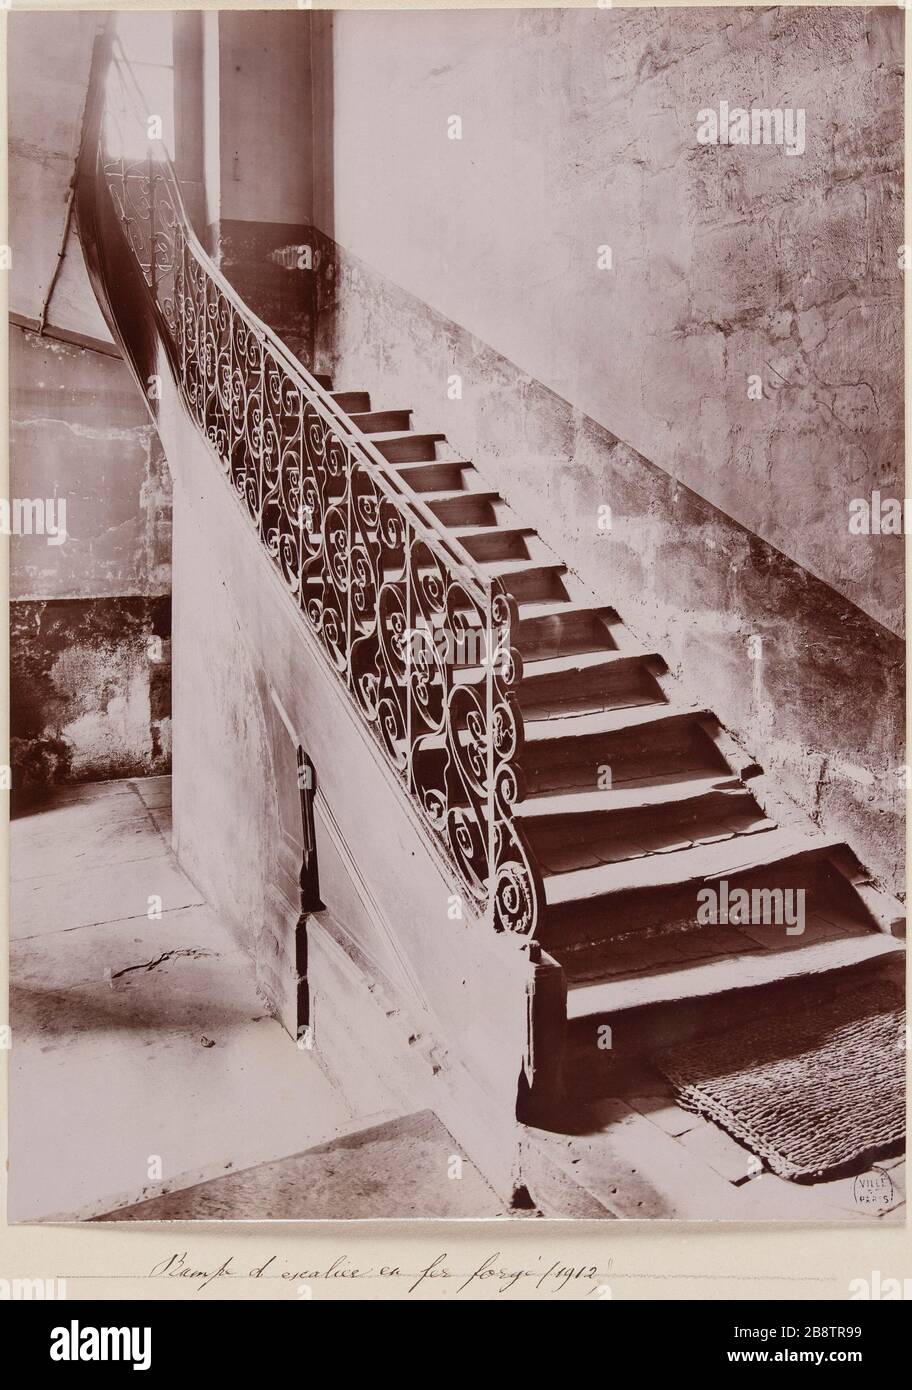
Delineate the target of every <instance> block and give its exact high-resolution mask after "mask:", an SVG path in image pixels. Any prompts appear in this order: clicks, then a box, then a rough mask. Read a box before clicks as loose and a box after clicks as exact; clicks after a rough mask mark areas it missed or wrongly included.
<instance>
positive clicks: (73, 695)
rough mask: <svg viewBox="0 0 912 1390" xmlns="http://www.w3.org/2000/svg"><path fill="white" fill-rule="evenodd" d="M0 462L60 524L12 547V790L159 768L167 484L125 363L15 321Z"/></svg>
mask: <svg viewBox="0 0 912 1390" xmlns="http://www.w3.org/2000/svg"><path fill="white" fill-rule="evenodd" d="M10 457H11V467H10V474H11V476H10V495H11V496H12V497H18V498H25V497H28V498H41V499H47V498H54V497H57V498H65V499H66V531H67V538H66V540H65V541H64V543H63V544H62V545H48V543H47V537H45V536H42V535H27V536H13V537H12V538H11V540H10V593H11V599H12V603H11V641H12V649H11V663H12V692H11V695H12V698H11V710H10V718H11V756H12V763H13V788H14V792H16V793H21V792H26V791H28V789H30V788H32V787H35V786H40V785H43V784H45V783H59V782H70V781H90V780H93V781H94V780H106V779H108V778H113V777H136V776H143V775H154V774H157V773H162V772H167V771H168V770H169V768H170V753H171V690H170V662H171V619H170V591H171V481H170V476H169V473H168V468H167V464H166V462H165V458H164V454H163V452H162V449H161V445H160V444H159V441H158V437H157V435H156V433H155V430H154V429H153V427H152V425H151V423H150V421H149V417H148V415H147V413H146V411H145V410H144V408H143V405H142V402H141V401H140V400H139V398H138V396H137V392H136V387H135V386H134V384H133V381H132V379H131V377H130V375H129V373H128V371H127V368H126V367H125V365H124V364H123V363H122V362H121V361H119V360H118V359H117V358H114V357H110V356H107V355H105V354H103V353H99V352H95V351H92V350H90V349H86V348H82V347H77V346H74V345H73V344H70V343H63V342H60V341H57V340H54V339H52V338H39V337H38V336H37V335H36V334H33V333H29V332H25V331H23V330H21V329H19V328H15V327H14V328H12V329H11V330H10Z"/></svg>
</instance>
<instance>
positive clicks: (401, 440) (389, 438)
mask: <svg viewBox="0 0 912 1390" xmlns="http://www.w3.org/2000/svg"><path fill="white" fill-rule="evenodd" d="M368 439H370V441H371V443H372V444H405V443H409V444H414V443H416V442H417V441H418V440H419V439H421V440H424V441H425V442H428V443H430V442H432V441H433V442H434V443H437V442H438V441H439V440H441V439H446V435H445V434H438V433H437V432H436V431H434V430H420V431H419V430H376V431H373V430H372V431H370V432H369V433H368Z"/></svg>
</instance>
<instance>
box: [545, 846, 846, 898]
mask: <svg viewBox="0 0 912 1390" xmlns="http://www.w3.org/2000/svg"><path fill="white" fill-rule="evenodd" d="M842 843H843V841H842V840H841V839H840V838H839V837H835V836H828V835H819V836H816V835H815V836H812V835H807V834H800V833H797V832H796V831H794V830H787V829H786V830H762V831H760V832H758V833H757V834H756V835H746V836H736V837H734V838H733V839H730V840H722V841H719V842H717V843H716V844H709V845H696V846H688V848H686V849H679V850H671V851H669V852H668V853H666V854H648V855H645V856H644V857H643V858H640V859H623V860H620V861H619V862H617V863H610V864H597V865H593V866H592V868H587V869H572V870H570V871H569V872H567V873H562V874H550V875H546V877H545V898H546V901H547V904H548V906H549V907H554V906H557V905H559V904H562V903H572V902H580V903H584V902H586V901H587V900H591V899H594V898H601V897H606V896H608V895H609V894H614V893H626V892H630V891H633V890H636V889H642V888H670V887H672V886H674V885H681V884H686V883H703V882H707V881H708V880H711V879H715V878H719V877H722V876H723V875H726V874H738V873H742V872H744V871H745V870H748V869H751V868H754V867H759V866H761V865H768V864H773V863H777V862H780V861H782V860H784V859H791V858H795V857H796V856H799V855H802V854H805V853H808V852H820V851H825V850H827V849H835V848H836V847H837V846H839V845H841V844H842Z"/></svg>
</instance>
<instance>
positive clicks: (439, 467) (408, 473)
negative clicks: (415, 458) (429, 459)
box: [399, 463, 464, 492]
mask: <svg viewBox="0 0 912 1390" xmlns="http://www.w3.org/2000/svg"><path fill="white" fill-rule="evenodd" d="M463 472H464V468H463V467H462V466H460V465H459V464H458V463H428V464H427V466H426V467H424V468H422V467H420V466H416V467H414V468H412V467H408V468H401V469H400V470H399V477H400V478H401V479H402V480H403V482H405V483H408V485H409V487H410V488H414V490H415V491H416V492H457V491H458V490H459V488H461V487H462V482H463Z"/></svg>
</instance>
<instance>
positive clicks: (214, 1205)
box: [99, 1110, 507, 1221]
mask: <svg viewBox="0 0 912 1390" xmlns="http://www.w3.org/2000/svg"><path fill="white" fill-rule="evenodd" d="M506 1215H507V1213H506V1212H505V1210H504V1208H503V1205H502V1204H501V1203H500V1201H498V1199H497V1197H496V1196H495V1194H494V1193H493V1192H492V1191H491V1189H490V1187H488V1185H487V1183H486V1182H485V1180H484V1178H482V1176H481V1174H480V1173H479V1172H478V1170H477V1168H475V1167H474V1166H473V1165H472V1164H471V1163H469V1162H468V1160H467V1159H465V1158H462V1157H461V1156H460V1155H459V1153H458V1149H457V1146H456V1141H455V1140H454V1139H453V1138H452V1136H451V1135H450V1134H449V1133H448V1132H447V1130H446V1129H444V1127H443V1125H442V1124H441V1123H440V1121H439V1120H438V1119H437V1117H436V1116H435V1115H434V1114H433V1113H432V1112H431V1111H430V1110H423V1111H419V1112H418V1113H416V1114H414V1115H404V1116H394V1117H393V1118H392V1119H389V1120H385V1121H384V1122H382V1123H381V1124H377V1125H371V1126H369V1127H368V1128H359V1129H357V1130H356V1131H355V1132H353V1133H351V1134H347V1135H340V1136H338V1137H337V1138H335V1139H333V1140H331V1141H330V1142H329V1143H327V1144H320V1145H317V1146H315V1147H314V1148H312V1149H309V1150H308V1151H307V1152H306V1153H302V1154H294V1155H292V1156H291V1157H289V1158H279V1159H274V1160H273V1161H272V1162H271V1163H260V1164H257V1165H256V1166H255V1167H253V1168H246V1169H244V1170H243V1171H241V1172H237V1173H229V1174H226V1175H225V1176H224V1177H220V1178H213V1179H211V1180H210V1181H209V1182H206V1183H200V1184H198V1185H197V1186H194V1187H190V1188H184V1189H182V1190H180V1191H176V1192H173V1193H171V1194H169V1195H166V1196H161V1197H153V1198H152V1199H151V1200H149V1201H145V1202H137V1203H135V1204H134V1205H133V1206H129V1207H124V1208H122V1209H121V1210H119V1211H113V1212H111V1213H110V1214H109V1215H108V1216H105V1217H101V1218H99V1219H100V1220H104V1221H231V1220H238V1219H242V1220H247V1221H265V1220H275V1219H277V1218H278V1219H281V1220H285V1221H300V1220H308V1219H314V1218H319V1219H320V1220H323V1221H334V1220H348V1221H353V1220H365V1219H372V1218H375V1217H378V1216H386V1217H396V1218H398V1219H400V1220H403V1219H408V1220H416V1219H422V1218H424V1219H427V1218H433V1219H435V1220H444V1219H458V1218H460V1217H467V1216H468V1217H491V1216H493V1217H497V1216H506Z"/></svg>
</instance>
